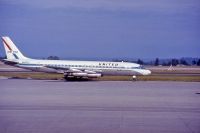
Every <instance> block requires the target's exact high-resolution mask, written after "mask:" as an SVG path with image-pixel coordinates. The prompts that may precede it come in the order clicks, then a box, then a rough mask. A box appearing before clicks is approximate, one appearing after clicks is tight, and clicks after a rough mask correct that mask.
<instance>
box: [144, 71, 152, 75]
mask: <svg viewBox="0 0 200 133" xmlns="http://www.w3.org/2000/svg"><path fill="white" fill-rule="evenodd" d="M150 74H151V71H150V70H145V72H144V73H143V75H150Z"/></svg>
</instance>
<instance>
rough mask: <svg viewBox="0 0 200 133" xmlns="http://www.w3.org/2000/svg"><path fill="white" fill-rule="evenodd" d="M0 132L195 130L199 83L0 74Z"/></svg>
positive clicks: (198, 130)
mask: <svg viewBox="0 0 200 133" xmlns="http://www.w3.org/2000/svg"><path fill="white" fill-rule="evenodd" d="M0 133H200V83H199V82H157V81H155V82H144V81H139V82H131V81H125V82H124V81H113V82H112V81H89V82H64V81H53V80H52V81H47V80H19V79H18V80H17V79H0Z"/></svg>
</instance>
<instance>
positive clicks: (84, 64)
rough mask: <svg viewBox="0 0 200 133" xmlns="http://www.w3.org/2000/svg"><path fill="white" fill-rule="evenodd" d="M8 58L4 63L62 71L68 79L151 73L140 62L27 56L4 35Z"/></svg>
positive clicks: (41, 70) (53, 71)
mask: <svg viewBox="0 0 200 133" xmlns="http://www.w3.org/2000/svg"><path fill="white" fill-rule="evenodd" d="M2 40H3V45H4V48H5V53H6V59H4V60H3V61H4V63H5V64H8V65H12V66H16V67H20V68H24V69H29V70H32V71H38V72H47V73H62V74H63V75H64V78H65V79H66V80H68V79H72V78H73V79H82V78H98V77H102V76H104V75H113V76H115V75H116V76H118V75H124V76H125V75H126V76H133V78H135V77H136V75H149V74H151V71H150V70H147V69H145V68H144V67H143V66H141V65H140V64H136V63H129V62H107V61H71V60H38V59H31V58H28V57H25V56H24V55H23V54H22V53H21V52H20V51H19V49H18V48H17V47H16V45H15V44H14V43H13V42H12V41H11V39H10V38H9V37H2Z"/></svg>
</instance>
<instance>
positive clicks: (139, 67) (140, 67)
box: [131, 65, 145, 69]
mask: <svg viewBox="0 0 200 133" xmlns="http://www.w3.org/2000/svg"><path fill="white" fill-rule="evenodd" d="M131 69H145V68H144V66H142V65H140V66H138V67H131Z"/></svg>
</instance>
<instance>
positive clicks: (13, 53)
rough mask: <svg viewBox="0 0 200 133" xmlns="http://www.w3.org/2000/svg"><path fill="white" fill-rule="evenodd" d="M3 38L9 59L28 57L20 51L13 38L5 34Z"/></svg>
mask: <svg viewBox="0 0 200 133" xmlns="http://www.w3.org/2000/svg"><path fill="white" fill-rule="evenodd" d="M2 40H3V45H4V48H5V52H6V57H7V59H9V60H20V59H28V58H27V57H25V56H24V55H23V54H22V53H21V52H20V51H19V49H18V48H17V47H16V45H15V44H14V43H13V42H12V40H11V39H10V38H9V37H6V36H4V37H2Z"/></svg>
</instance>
